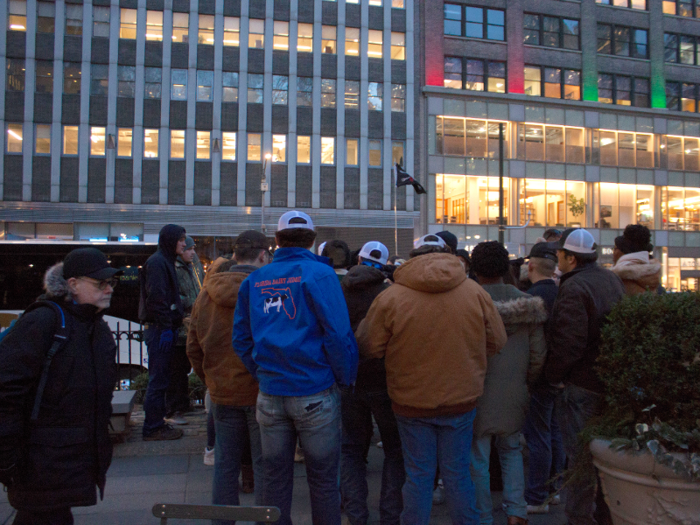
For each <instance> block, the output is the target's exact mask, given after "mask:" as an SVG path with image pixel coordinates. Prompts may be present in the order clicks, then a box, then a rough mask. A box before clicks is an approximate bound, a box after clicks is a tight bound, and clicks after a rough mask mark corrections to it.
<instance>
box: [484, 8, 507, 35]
mask: <svg viewBox="0 0 700 525" xmlns="http://www.w3.org/2000/svg"><path fill="white" fill-rule="evenodd" d="M486 22H487V26H486V38H487V39H488V40H505V39H506V36H505V26H506V15H505V11H499V10H497V9H487V10H486Z"/></svg>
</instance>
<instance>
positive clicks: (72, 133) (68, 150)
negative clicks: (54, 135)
mask: <svg viewBox="0 0 700 525" xmlns="http://www.w3.org/2000/svg"><path fill="white" fill-rule="evenodd" d="M63 154H64V155H77V154H78V126H63Z"/></svg>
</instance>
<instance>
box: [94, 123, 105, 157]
mask: <svg viewBox="0 0 700 525" xmlns="http://www.w3.org/2000/svg"><path fill="white" fill-rule="evenodd" d="M90 155H92V156H97V157H104V155H105V128H100V127H93V128H90Z"/></svg>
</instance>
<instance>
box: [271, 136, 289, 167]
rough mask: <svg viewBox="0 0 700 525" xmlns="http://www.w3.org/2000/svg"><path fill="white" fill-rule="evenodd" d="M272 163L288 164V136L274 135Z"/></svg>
mask: <svg viewBox="0 0 700 525" xmlns="http://www.w3.org/2000/svg"><path fill="white" fill-rule="evenodd" d="M272 162H287V135H272Z"/></svg>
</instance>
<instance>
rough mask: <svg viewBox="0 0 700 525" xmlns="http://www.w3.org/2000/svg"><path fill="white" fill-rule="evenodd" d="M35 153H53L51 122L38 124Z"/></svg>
mask: <svg viewBox="0 0 700 525" xmlns="http://www.w3.org/2000/svg"><path fill="white" fill-rule="evenodd" d="M34 140H35V144H34V153H36V154H37V155H51V124H37V125H36V137H35V139H34Z"/></svg>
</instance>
